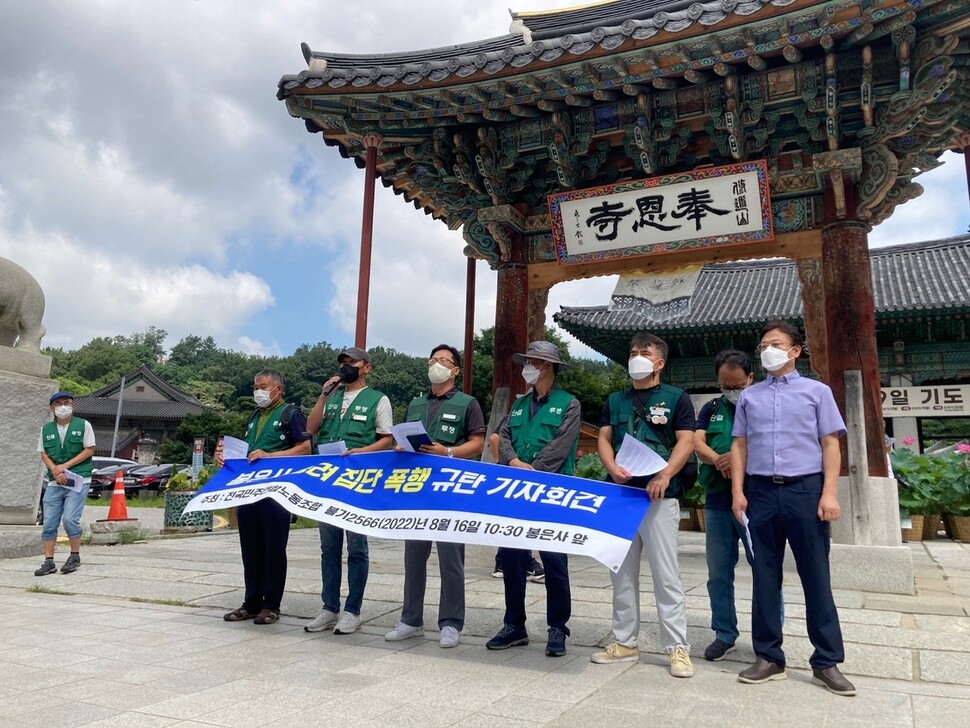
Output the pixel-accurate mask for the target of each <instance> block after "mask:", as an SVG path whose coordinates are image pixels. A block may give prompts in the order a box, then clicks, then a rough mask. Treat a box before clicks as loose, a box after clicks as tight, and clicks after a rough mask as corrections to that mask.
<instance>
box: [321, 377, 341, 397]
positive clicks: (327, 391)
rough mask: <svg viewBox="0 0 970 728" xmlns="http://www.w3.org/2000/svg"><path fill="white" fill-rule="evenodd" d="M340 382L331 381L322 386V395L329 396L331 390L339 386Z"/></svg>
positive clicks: (331, 392)
mask: <svg viewBox="0 0 970 728" xmlns="http://www.w3.org/2000/svg"><path fill="white" fill-rule="evenodd" d="M341 384H343V382H340V381H337V382H333V383H332V384H330V385H328V386H326V387H324V388H323V396H324V397H329V396H330V395H331V394H333V391H334V390H335V389H336V388H337V387H339V386H340V385H341Z"/></svg>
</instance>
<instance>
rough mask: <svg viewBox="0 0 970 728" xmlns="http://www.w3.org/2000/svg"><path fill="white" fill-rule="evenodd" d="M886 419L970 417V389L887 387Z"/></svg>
mask: <svg viewBox="0 0 970 728" xmlns="http://www.w3.org/2000/svg"><path fill="white" fill-rule="evenodd" d="M882 416H883V417H970V385H968V384H930V385H926V386H923V387H883V388H882Z"/></svg>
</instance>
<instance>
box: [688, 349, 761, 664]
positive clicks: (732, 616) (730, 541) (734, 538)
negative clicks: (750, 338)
mask: <svg viewBox="0 0 970 728" xmlns="http://www.w3.org/2000/svg"><path fill="white" fill-rule="evenodd" d="M714 374H715V376H716V377H717V381H718V384H719V385H720V387H721V396H720V397H717V398H716V399H712V400H711V401H710V402H708V403H707V404H705V405H704V406H703V407H701V411H700V414H698V416H697V430H696V431H695V432H694V450H695V451H696V452H697V459H698V460H700V465H699V466H698V468H697V470H698V476H699V480H700V482H701V484H702V485H703V486H704V492H705V496H704V511H705V522H706V527H705V529H704V531H705V540H706V549H705V551H706V553H707V595H708V598H709V599H710V601H711V629H712V630H714V641H713V642H711V644H710V645H708V646H707V649H705V650H704V659H705V660H711V661H718V660H723V659H724V658H725V657H726V656H727V654H728V653H730V652H733V651H734V643H735V641H737V639H738V634H739V633H738V613H737V609H736V608H735V606H734V569H735V567H736V566H737V565H738V557H739V550H738V542H739V541H740V542H741V543H742V544H743V546H744V554H745V557H746V558H747V560H748V564H751V547H750V546H749V545H748V540H747V538H746V537H745V533H744V526H742V525H741V524H740V523H739V522H738V520H737V519H736V518H735V517H734V514H733V513H732V512H731V502H732V495H731V441H732V439H733V438H732V437H731V428H732V427H733V426H734V411H735V405H736V404H737V401H738V397H739V396H740V395H741V391H742V390H744V389H746V388H747V387H749V386H751V383H752V382H753V381H754V374H753V373H752V371H751V358H750V357H749V356H748V355H747V354H745V353H744V352H743V351H739V350H737V349H725V350H724V351H721V352H719V353H718V355H717V356H716V357H715V358H714Z"/></svg>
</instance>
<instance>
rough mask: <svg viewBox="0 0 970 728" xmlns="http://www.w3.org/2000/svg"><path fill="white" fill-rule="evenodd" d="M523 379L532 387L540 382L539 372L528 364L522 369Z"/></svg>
mask: <svg viewBox="0 0 970 728" xmlns="http://www.w3.org/2000/svg"><path fill="white" fill-rule="evenodd" d="M522 378H523V379H524V380H525V383H526V384H528V385H529V386H530V387H531V386H532V385H533V384H535V383H536V382H538V381H539V370H538V369H536V368H535V367H534V366H532V365H531V364H526V365H525V366H524V367H522Z"/></svg>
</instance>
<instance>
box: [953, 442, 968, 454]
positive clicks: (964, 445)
mask: <svg viewBox="0 0 970 728" xmlns="http://www.w3.org/2000/svg"><path fill="white" fill-rule="evenodd" d="M955 450H956V451H957V452H962V453H963V454H964V455H970V445H968V444H967V443H965V442H961V443H959V444H957V446H956V448H955Z"/></svg>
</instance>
